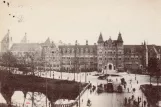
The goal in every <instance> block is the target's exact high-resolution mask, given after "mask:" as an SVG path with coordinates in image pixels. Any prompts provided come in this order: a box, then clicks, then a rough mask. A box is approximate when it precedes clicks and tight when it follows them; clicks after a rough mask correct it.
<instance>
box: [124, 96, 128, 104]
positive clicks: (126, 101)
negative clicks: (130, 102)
mask: <svg viewBox="0 0 161 107" xmlns="http://www.w3.org/2000/svg"><path fill="white" fill-rule="evenodd" d="M124 100H125V106H126V105H127V98H126V97H125V99H124Z"/></svg>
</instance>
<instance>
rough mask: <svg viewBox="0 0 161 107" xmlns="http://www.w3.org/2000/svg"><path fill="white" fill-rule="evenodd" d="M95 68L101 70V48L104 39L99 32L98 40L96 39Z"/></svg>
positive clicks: (102, 48) (102, 47)
mask: <svg viewBox="0 0 161 107" xmlns="http://www.w3.org/2000/svg"><path fill="white" fill-rule="evenodd" d="M97 43H98V45H97V62H98V63H97V69H98V70H99V71H102V69H103V54H104V53H103V50H104V41H103V37H102V33H100V35H99V38H98V41H97Z"/></svg>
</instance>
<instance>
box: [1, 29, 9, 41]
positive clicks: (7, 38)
mask: <svg viewBox="0 0 161 107" xmlns="http://www.w3.org/2000/svg"><path fill="white" fill-rule="evenodd" d="M9 35H10V30H9V29H8V32H7V34H6V35H5V36H4V38H3V39H2V42H9Z"/></svg>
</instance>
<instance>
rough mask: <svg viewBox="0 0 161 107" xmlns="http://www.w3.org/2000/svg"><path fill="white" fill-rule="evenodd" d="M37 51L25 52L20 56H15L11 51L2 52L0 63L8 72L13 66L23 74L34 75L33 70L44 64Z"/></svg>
mask: <svg viewBox="0 0 161 107" xmlns="http://www.w3.org/2000/svg"><path fill="white" fill-rule="evenodd" d="M38 54H39V53H37V52H26V53H24V55H22V56H16V55H14V54H13V53H12V52H10V51H8V52H5V53H2V55H1V57H0V65H1V66H3V67H5V68H6V69H7V71H8V72H11V71H12V70H13V68H18V69H19V71H22V72H23V73H24V74H27V73H29V72H30V73H32V75H35V71H36V69H37V67H38V66H44V63H45V61H44V60H43V58H42V57H39V55H38Z"/></svg>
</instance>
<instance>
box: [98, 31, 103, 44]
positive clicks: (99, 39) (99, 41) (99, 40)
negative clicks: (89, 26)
mask: <svg viewBox="0 0 161 107" xmlns="http://www.w3.org/2000/svg"><path fill="white" fill-rule="evenodd" d="M97 43H103V37H102V33H100V36H99V38H98V41H97Z"/></svg>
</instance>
